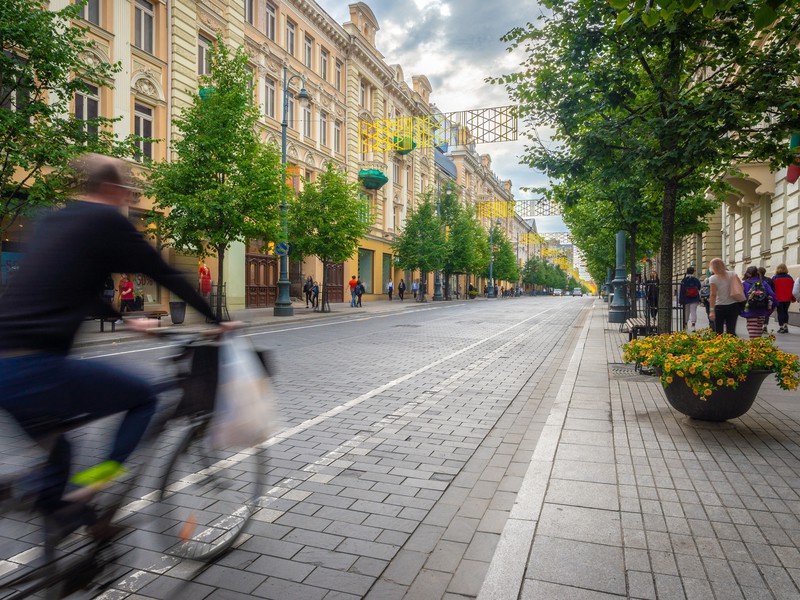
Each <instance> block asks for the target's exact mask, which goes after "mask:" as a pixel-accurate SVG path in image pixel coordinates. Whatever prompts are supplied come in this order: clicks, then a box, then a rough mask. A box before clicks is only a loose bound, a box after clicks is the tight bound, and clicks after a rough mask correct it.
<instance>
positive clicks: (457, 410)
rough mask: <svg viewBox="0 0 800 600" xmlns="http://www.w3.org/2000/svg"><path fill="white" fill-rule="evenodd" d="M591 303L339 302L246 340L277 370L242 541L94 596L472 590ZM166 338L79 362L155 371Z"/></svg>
mask: <svg viewBox="0 0 800 600" xmlns="http://www.w3.org/2000/svg"><path fill="white" fill-rule="evenodd" d="M590 302H592V299H591V298H569V297H567V298H555V297H533V298H530V297H527V298H516V299H508V300H492V301H488V302H448V303H441V304H439V303H437V304H427V305H420V306H419V307H414V308H410V309H406V310H404V311H401V312H389V313H380V314H366V313H360V314H358V313H353V312H350V311H351V310H352V309H349V308H348V307H344V308H343V309H342V310H341V311H340V313H338V314H333V315H331V316H330V317H327V318H322V319H318V320H314V321H308V322H303V323H295V324H285V325H273V326H268V327H267V326H265V327H254V328H251V329H249V330H248V331H247V333H246V334H245V335H247V336H249V337H250V338H251V339H252V340H253V342H254V343H255V345H256V346H258V347H260V348H267V349H270V350H272V351H273V357H274V364H275V366H276V376H275V378H274V387H275V396H276V403H277V406H278V412H279V415H280V425H279V426H278V427H277V433H276V435H275V436H274V437H273V438H271V439H270V440H269V441H268V442H267V445H268V446H269V447H270V462H269V468H270V472H269V485H270V492H269V498H268V499H267V501H266V502H265V503H264V506H265V508H264V509H262V511H261V513H259V515H257V519H256V521H255V522H254V523H253V524H252V526H251V527H250V530H249V532H248V534H249V536H248V537H247V538H246V540H245V541H244V543H242V544H241V545H240V546H239V548H238V549H236V550H235V551H233V552H231V553H230V554H229V555H227V556H225V557H223V558H222V559H221V560H220V561H218V562H217V564H214V565H212V566H211V567H210V568H208V569H206V570H205V571H203V572H202V573H197V572H196V571H194V570H193V569H192V568H190V566H187V565H182V564H177V563H175V562H172V561H168V560H165V559H164V557H163V556H160V555H159V552H158V551H157V549H152V550H141V549H139V550H135V551H134V553H135V556H131V557H127V558H124V560H122V561H121V562H122V564H123V565H126V566H129V567H130V569H131V570H130V572H128V573H127V574H126V575H125V577H123V578H122V579H121V580H120V581H119V582H118V583H117V584H116V585H115V586H114V588H115V590H114V591H109V592H107V593H106V594H105V595H104V596H103V597H104V598H126V597H132V598H133V597H135V598H170V599H173V598H176V597H186V598H214V599H219V598H226V599H229V600H236V599H238V598H247V597H256V598H258V597H266V598H282V599H286V598H302V599H306V598H327V599H329V600H332V599H333V598H364V597H367V598H381V599H389V598H402V597H406V598H438V597H445V594H451V595H452V597H454V598H455V597H463V596H474V595H475V594H476V593H477V589H479V587H480V582H481V581H482V576H483V574H484V573H485V568H486V566H488V562H489V561H490V560H491V554H492V551H493V548H494V544H496V543H497V538H499V533H500V531H502V526H503V524H504V522H505V517H507V515H508V511H509V510H510V508H511V506H512V505H513V501H514V497H515V495H516V492H517V490H518V488H519V484H520V483H521V481H522V475H524V469H525V468H527V463H528V462H529V459H530V454H531V453H532V451H533V449H534V447H535V443H536V436H537V433H538V431H539V429H540V428H541V424H542V423H544V421H545V420H546V417H547V414H548V412H549V406H550V404H551V403H552V400H553V398H554V396H555V391H556V390H557V389H558V385H559V382H560V378H561V376H563V372H564V368H565V365H566V363H567V362H568V361H567V358H568V357H569V354H570V352H571V345H573V344H574V343H575V339H576V335H575V333H576V331H577V328H578V327H579V326H580V324H581V319H582V315H581V310H582V308H584V307H587V306H589V303H590ZM174 344H175V342H174V340H171V339H164V340H161V339H155V340H152V339H146V340H143V341H136V342H131V343H123V344H118V345H115V346H114V347H113V348H109V347H104V348H95V349H85V350H83V351H82V352H81V353H80V354H79V356H81V357H82V358H83V359H85V360H103V361H108V362H110V363H112V364H116V365H124V366H125V367H128V368H132V369H136V370H139V371H141V372H142V373H143V374H144V375H145V376H147V377H156V376H158V375H159V371H160V369H161V368H162V365H160V364H159V362H158V360H157V359H158V358H159V357H162V356H165V355H168V354H170V353H171V352H174V349H173V348H174ZM112 426H113V423H111V422H109V420H107V421H104V422H102V423H101V424H100V425H98V426H96V427H94V428H92V429H91V430H89V431H86V432H82V433H80V434H78V435H76V446H77V452H76V455H77V458H76V461H77V462H78V463H81V462H84V461H86V462H90V461H91V460H93V459H94V458H95V457H96V456H97V454H99V453H100V452H101V451H102V448H103V441H102V438H103V437H104V436H106V435H108V431H109V430H110V428H111V427H112ZM188 578H193V581H192V582H190V583H187V582H186V580H187V579H188ZM131 594H134V595H133V596H130V595H131Z"/></svg>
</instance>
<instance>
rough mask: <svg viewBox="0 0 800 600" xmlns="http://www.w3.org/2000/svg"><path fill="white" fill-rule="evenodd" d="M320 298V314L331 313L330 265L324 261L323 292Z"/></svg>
mask: <svg viewBox="0 0 800 600" xmlns="http://www.w3.org/2000/svg"><path fill="white" fill-rule="evenodd" d="M320 296H321V297H320V299H319V310H320V312H331V305H330V302H328V263H327V262H326V261H322V291H321V292H320Z"/></svg>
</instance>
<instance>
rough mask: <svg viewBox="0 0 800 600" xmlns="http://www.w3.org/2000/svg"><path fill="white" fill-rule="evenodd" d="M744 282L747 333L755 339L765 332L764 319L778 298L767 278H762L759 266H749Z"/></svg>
mask: <svg viewBox="0 0 800 600" xmlns="http://www.w3.org/2000/svg"><path fill="white" fill-rule="evenodd" d="M742 283H743V285H744V295H745V298H747V300H746V302H745V305H744V310H743V311H742V316H743V317H744V318H745V319H747V335H749V336H750V339H751V340H753V339H755V338H759V337H761V335H762V334H763V333H764V321H765V319H766V317H767V316H769V314H770V313H771V312H772V311H773V310H774V308H775V306H777V304H778V299H777V298H776V297H775V292H773V291H772V287H771V286H770V285H769V283H767V280H766V279H762V277H761V274H760V273H759V272H758V267H755V266H752V267H747V271H745V274H744V281H742Z"/></svg>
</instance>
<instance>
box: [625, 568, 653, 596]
mask: <svg viewBox="0 0 800 600" xmlns="http://www.w3.org/2000/svg"><path fill="white" fill-rule="evenodd" d="M628 596H629V597H631V598H641V599H642V600H656V599H657V598H658V596H657V595H656V586H655V583H654V581H653V574H652V573H650V572H649V571H628Z"/></svg>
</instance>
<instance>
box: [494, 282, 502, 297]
mask: <svg viewBox="0 0 800 600" xmlns="http://www.w3.org/2000/svg"><path fill="white" fill-rule="evenodd" d="M499 289H500V288H498V286H497V284H496V283H495V284H494V288H493V289H492V291H493V292H494V297H495V298H499V296H498V295H497V292H498V291H499Z"/></svg>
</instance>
